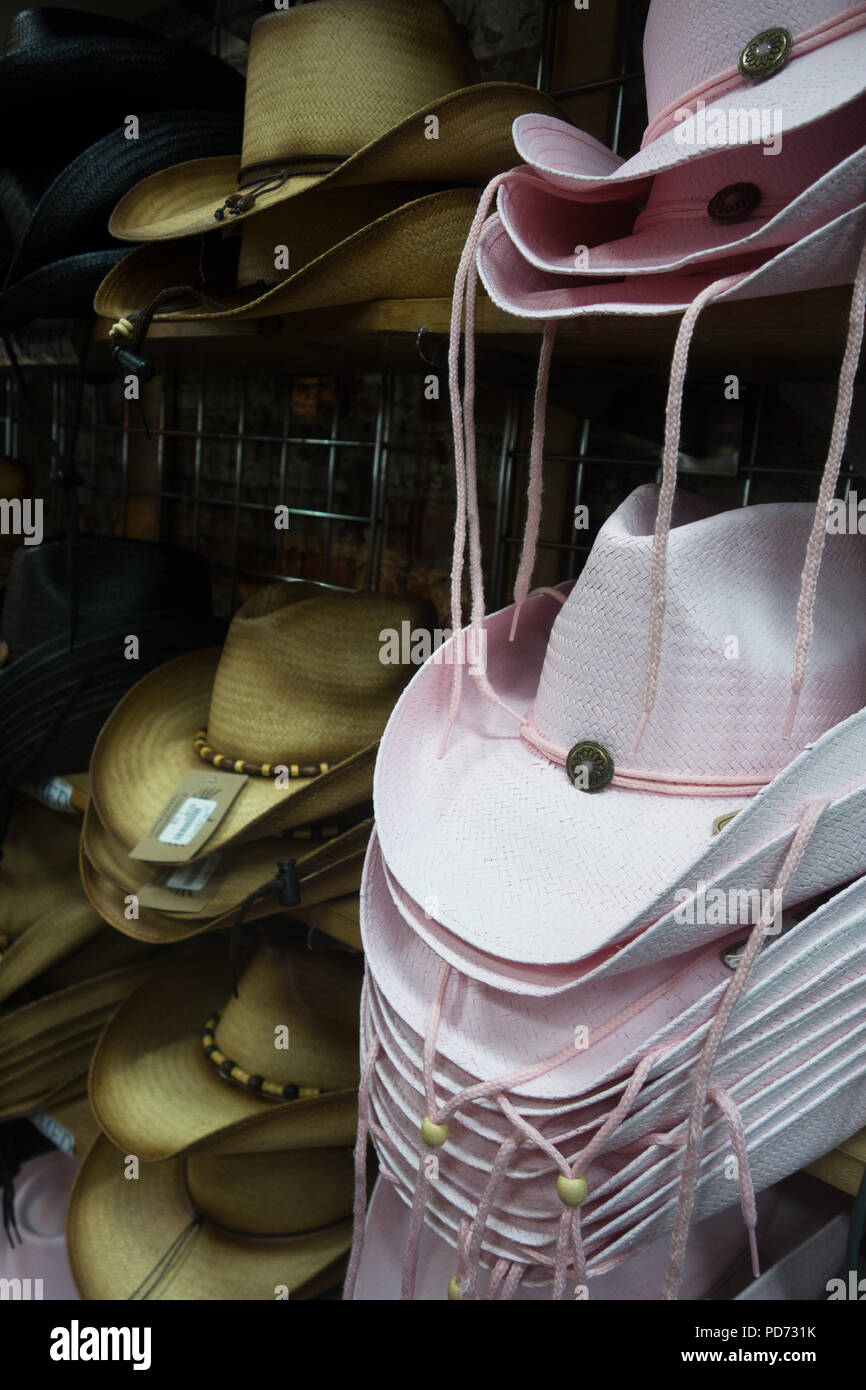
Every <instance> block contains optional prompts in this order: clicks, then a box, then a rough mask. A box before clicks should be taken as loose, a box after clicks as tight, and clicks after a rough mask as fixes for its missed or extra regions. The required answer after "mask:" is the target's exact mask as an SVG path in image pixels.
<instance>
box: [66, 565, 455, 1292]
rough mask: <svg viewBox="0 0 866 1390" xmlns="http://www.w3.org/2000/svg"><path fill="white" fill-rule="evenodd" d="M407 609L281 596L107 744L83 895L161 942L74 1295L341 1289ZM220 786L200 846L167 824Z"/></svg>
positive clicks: (132, 710)
mask: <svg viewBox="0 0 866 1390" xmlns="http://www.w3.org/2000/svg"><path fill="white" fill-rule="evenodd" d="M404 622H406V623H408V624H409V625H410V627H411V629H413V630H416V631H418V630H423V629H429V628H431V627H432V626H433V625H434V623H435V614H434V612H433V610H432V608H431V606H430V605H429V604H428V603H427V602H426V601H422V600H418V601H414V600H412V599H404V598H397V597H391V596H386V595H370V594H363V593H357V594H342V593H337V592H334V591H327V590H323V589H322V588H320V587H318V586H316V585H311V584H305V583H291V584H287V583H278V584H272V585H269V586H267V587H266V588H264V589H262V590H260V591H259V592H258V593H256V594H255V595H254V596H253V597H252V598H251V599H249V600H248V601H247V602H246V603H245V604H244V605H243V606H242V608H241V609H240V610H239V611H238V613H237V614H236V615H235V617H234V619H233V621H232V622H231V624H230V626H229V631H228V634H227V637H226V640H225V644H224V646H223V647H222V648H221V649H218V650H212V651H207V652H202V653H193V654H191V655H190V656H188V657H181V658H180V659H177V660H175V661H172V662H169V663H167V664H166V665H164V666H162V667H160V668H158V669H157V670H155V671H153V672H151V673H150V675H148V676H146V677H145V678H144V679H143V680H142V681H140V682H139V684H138V685H137V686H135V687H134V688H133V689H132V690H131V691H130V692H129V694H128V695H127V696H126V697H125V698H124V699H123V700H122V701H121V702H120V704H119V705H118V706H117V708H116V709H115V711H114V713H113V714H112V715H111V716H110V717H109V719H108V720H107V722H106V724H105V726H104V728H103V730H102V732H101V734H100V737H99V739H98V740H97V744H96V747H95V749H94V753H93V758H92V760H91V787H92V795H91V799H90V802H89V804H88V807H87V811H86V815H85V821H84V831H83V835H82V846H81V870H82V880H83V883H84V887H85V889H86V892H87V895H88V898H89V899H90V902H91V904H92V906H93V908H94V909H95V910H96V912H97V913H98V914H99V916H100V918H101V919H103V920H105V921H107V922H108V923H110V924H111V926H112V927H114V928H117V929H118V930H117V931H116V932H114V933H113V934H114V935H116V936H117V938H118V940H121V941H124V940H127V939H128V938H130V937H132V938H136V939H137V943H136V944H138V943H148V944H149V946H150V949H153V948H154V946H155V945H159V946H161V947H163V948H164V947H166V946H169V945H170V946H171V950H170V951H169V952H168V959H167V960H166V961H165V962H164V963H163V964H162V965H161V968H160V970H159V972H158V973H156V974H155V975H154V976H153V977H152V978H150V979H148V980H146V981H145V982H144V983H143V986H142V987H141V988H139V989H137V990H136V991H135V992H134V993H133V994H131V995H130V997H129V998H128V999H127V1000H126V1001H125V1004H124V1005H123V1007H121V1008H119V1009H118V1010H117V1012H116V1014H115V1016H114V1018H113V1020H112V1022H111V1024H110V1025H109V1027H108V1028H107V1029H106V1030H105V1032H104V1034H103V1035H102V1038H101V1041H100V1043H99V1046H98V1048H97V1051H96V1054H95V1057H94V1060H93V1066H92V1069H91V1074H90V1090H89V1094H90V1103H91V1105H92V1107H93V1113H94V1115H95V1118H96V1121H97V1123H98V1124H99V1126H100V1130H101V1136H100V1138H99V1139H98V1140H97V1142H96V1143H95V1144H94V1145H93V1146H92V1148H91V1150H90V1152H89V1153H88V1156H87V1158H86V1161H85V1162H84V1164H83V1166H82V1169H81V1172H80V1174H79V1177H78V1178H77V1180H76V1185H75V1189H74V1192H73V1196H72V1200H71V1206H70V1214H69V1227H68V1238H69V1247H70V1260H71V1267H72V1270H73V1274H74V1277H75V1280H76V1283H77V1286H78V1288H79V1291H80V1292H81V1294H82V1296H83V1297H85V1298H92V1299H101V1298H133V1297H134V1298H147V1299H150V1298H154V1299H171V1300H175V1299H186V1298H202V1299H213V1298H233V1299H234V1298H239V1299H259V1298H267V1299H273V1298H275V1297H289V1296H291V1297H292V1298H298V1297H300V1298H313V1297H318V1296H320V1295H323V1294H326V1293H327V1291H328V1290H331V1289H333V1288H335V1287H336V1286H338V1285H339V1283H340V1280H341V1278H342V1273H343V1270H344V1268H345V1262H346V1256H347V1254H348V1250H349V1247H350V1244H351V1220H350V1217H351V1209H352V1193H353V1169H352V1155H351V1149H352V1143H353V1140H354V1136H355V1131H356V1121H357V1083H358V1060H357V1059H358V1016H359V1001H360V990H361V979H362V973H363V972H362V966H361V961H360V936H359V929H358V916H359V911H358V888H359V884H360V878H361V871H362V865H363V856H364V851H365V849H366V846H367V842H368V839H369V835H370V828H371V822H370V820H369V818H368V812H369V803H370V800H371V793H372V776H373V764H374V760H375V755H376V750H377V745H378V740H379V737H380V736H381V732H382V730H383V728H384V725H385V723H386V721H387V718H388V715H389V713H390V711H391V709H392V707H393V704H394V702H395V700H396V699H397V697H398V695H399V693H400V691H401V689H402V687H403V686H404V685H405V682H406V680H407V678H408V674H409V672H408V669H407V668H406V667H404V666H398V665H393V664H388V663H387V662H383V661H382V660H381V656H382V652H383V642H385V639H386V638H387V635H388V633H389V632H390V631H391V630H396V631H398V632H399V631H400V629H401V624H402V623H404ZM184 779H186V781H184ZM190 779H191V781H190ZM181 784H183V785H187V786H189V793H188V794H187V793H182V794H180V798H179V801H178V797H177V796H176V795H175V792H176V789H177V788H178V787H179V786H180V785H181ZM226 787H228V788H229V792H228V793H227V800H226V805H227V807H228V809H226V810H225V814H224V816H223V817H222V819H218V818H217V819H212V820H211V821H210V822H208V826H209V829H210V835H209V837H208V838H206V839H205V840H202V839H201V832H200V831H199V832H197V837H196V836H193V837H189V836H187V837H185V836H184V835H183V834H170V833H166V831H167V827H169V826H170V825H171V824H172V823H173V824H174V825H175V826H177V825H178V824H180V823H181V822H183V823H184V824H186V823H187V822H186V821H185V816H186V810H187V809H188V807H189V806H190V805H192V806H193V807H194V809H197V808H198V807H199V806H200V805H201V804H202V803H204V804H205V805H206V806H207V807H209V808H211V815H212V814H213V808H214V807H215V806H216V804H217V802H216V800H211V799H209V793H210V796H211V797H215V798H217V799H218V798H219V797H220V795H221V794H223V792H224V791H225V788H226ZM214 789H216V790H214ZM229 798H230V800H229ZM167 807H168V808H170V809H169V810H167V809H166V808H167ZM223 809H225V808H223ZM178 816H179V819H178ZM149 832H150V834H149ZM185 838H186V840H187V843H186V844H184V843H183V842H184V839H185ZM154 844H155V845H156V853H155V854H154V853H153V852H152V851H153V846H154ZM139 845H141V849H139V848H138V847H139ZM148 846H149V848H148ZM162 846H165V847H167V849H168V852H169V860H168V861H167V862H159V860H160V849H161V847H162ZM187 851H189V852H188V853H187ZM185 854H186V857H184V855H185ZM140 855H143V857H140ZM149 855H150V856H151V857H148V856H149ZM172 856H174V857H172ZM275 914H276V915H275ZM225 928H231V929H232V930H231V931H227V930H223V929H225ZM174 943H178V944H176V945H175V944H174ZM131 1160H134V1161H135V1164H136V1176H137V1181H135V1182H129V1181H128V1180H127V1177H128V1172H127V1171H126V1168H125V1165H127V1164H128V1163H129V1162H130V1161H131ZM139 1165H140V1166H139ZM109 1247H110V1249H111V1251H112V1252H113V1253H112V1255H111V1258H110V1259H108V1260H107V1259H106V1253H105V1252H106V1249H108V1248H109Z"/></svg>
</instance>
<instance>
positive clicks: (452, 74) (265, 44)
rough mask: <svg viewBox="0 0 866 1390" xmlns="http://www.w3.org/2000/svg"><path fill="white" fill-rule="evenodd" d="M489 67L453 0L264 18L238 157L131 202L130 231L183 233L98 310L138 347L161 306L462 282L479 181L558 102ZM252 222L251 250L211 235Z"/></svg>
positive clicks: (103, 289)
mask: <svg viewBox="0 0 866 1390" xmlns="http://www.w3.org/2000/svg"><path fill="white" fill-rule="evenodd" d="M288 63H291V65H292V67H293V69H294V70H295V71H296V73H297V80H296V81H295V82H293V83H291V84H287V83H286V82H285V81H284V78H283V73H284V71H285V68H286V65H287V64H288ZM477 75H478V74H477V67H476V65H475V62H474V59H473V58H472V55H471V53H470V51H469V49H468V48H467V47H466V44H465V42H464V41H463V39H462V38H461V37H460V35H459V33H458V31H457V29H456V26H455V24H454V20H453V18H452V16H451V14H450V13H449V11H448V10H447V8H446V7H445V6H444V5H443V4H442V3H441V0H423V3H420V4H414V5H411V6H410V5H407V4H405V3H404V0H384V3H382V0H328V3H326V4H321V3H320V4H319V5H318V6H316V7H310V8H307V7H296V8H295V9H292V10H289V11H278V12H277V13H274V14H270V15H265V16H263V17H262V18H261V19H259V20H258V21H257V23H256V24H255V25H254V27H253V32H252V38H251V44H250V55H249V66H248V72H247V103H246V112H245V118H244V139H243V151H242V154H241V156H240V158H239V159H238V158H234V159H229V160H225V159H222V160H220V159H199V160H193V161H189V162H187V163H186V164H181V165H178V166H176V167H175V168H174V169H170V170H166V171H165V172H164V174H162V175H155V176H152V177H151V178H149V179H145V180H144V181H143V182H142V183H141V184H140V185H139V186H138V187H137V188H135V189H133V190H132V192H131V193H129V194H127V195H126V197H125V198H123V199H122V200H121V202H120V203H119V205H118V207H117V208H116V209H115V212H114V214H113V216H112V218H111V222H110V230H111V232H112V234H113V235H114V236H116V237H118V238H119V239H121V240H122V239H129V240H132V241H141V242H145V243H148V242H165V241H171V242H172V243H175V242H176V243H177V244H173V245H172V246H171V247H169V246H165V245H163V246H154V245H151V246H144V247H142V248H141V249H140V251H138V252H135V253H133V254H132V255H131V256H129V257H127V258H126V259H125V260H123V261H122V262H120V263H119V264H118V265H116V266H115V267H114V269H113V270H112V271H110V272H109V273H108V275H107V276H106V279H105V281H104V282H103V284H102V285H101V286H100V288H99V290H98V291H97V294H96V297H95V300H94V307H95V309H96V312H97V313H99V314H102V315H103V316H105V317H109V318H114V319H116V320H118V323H117V324H116V326H115V330H114V331H115V334H116V335H117V340H118V341H120V340H121V338H122V339H123V340H124V342H125V345H126V346H128V347H130V349H131V350H133V351H140V349H141V343H142V337H141V333H142V331H146V326H147V324H149V322H150V319H151V317H152V316H155V317H157V318H158V319H159V321H167V320H173V319H183V320H188V319H199V318H201V319H208V320H210V319H214V320H221V319H223V318H234V317H239V316H244V317H260V316H261V315H264V314H281V313H290V312H298V311H300V310H303V309H306V308H323V307H327V306H329V305H338V304H348V303H358V302H364V301H369V300H375V299H385V298H401V299H418V298H428V297H433V298H436V297H440V296H443V295H447V294H448V293H449V291H450V286H451V282H452V279H453V274H454V269H455V267H456V265H457V263H458V261H459V258H460V250H461V247H462V244H463V242H464V241H465V238H466V234H467V232H468V230H469V226H470V224H471V221H472V214H473V212H474V209H475V205H476V203H477V197H478V191H477V190H478V185H480V184H483V183H484V182H485V181H486V180H487V179H488V178H490V177H491V176H492V175H494V174H496V173H498V172H499V171H500V170H502V169H504V168H506V167H507V166H508V165H509V164H510V163H511V162H512V160H513V146H512V143H511V136H510V130H511V124H512V121H513V120H514V118H515V117H516V116H517V115H519V114H520V113H521V112H526V111H529V110H534V109H535V108H537V107H538V106H539V104H540V103H541V104H542V105H543V106H544V108H545V109H546V110H548V111H551V112H554V111H555V110H556V109H557V108H556V106H555V103H553V102H551V101H550V99H549V98H546V97H543V96H540V95H539V94H538V93H537V92H536V91H535V90H534V89H533V88H530V87H525V86H520V85H517V84H514V83H478V82H477V80H476V79H477ZM469 84H472V85H469ZM454 185H458V186H457V187H455V186H454ZM299 199H300V201H298V200H299ZM238 223H240V224H241V225H240V227H239V229H238V230H240V232H241V236H240V242H239V246H237V245H236V246H235V249H236V250H237V251H238V252H239V255H238V258H237V261H236V263H235V261H233V260H232V257H231V255H228V256H227V257H226V251H227V250H229V251H230V250H231V247H230V246H229V247H228V248H227V247H226V245H225V242H224V241H223V243H222V244H220V245H215V244H214V238H213V237H211V238H208V239H207V241H206V243H201V241H200V236H199V234H200V233H202V232H207V231H210V232H213V231H215V230H217V229H220V228H222V229H226V230H228V231H229V232H230V231H231V230H232V229H233V228H234V227H235V226H236V224H238ZM178 238H181V239H182V240H180V241H178V240H177V239H178ZM183 238H185V240H183ZM231 240H232V241H236V240H237V239H236V238H232V239H231ZM281 247H284V248H285V249H286V251H287V252H288V268H282V267H281V266H280V258H279V257H278V256H275V250H276V249H279V248H281ZM223 258H225V262H226V263H225V264H223ZM172 287H175V288H174V290H172ZM178 287H179V289H180V292H178ZM184 292H186V293H184ZM142 313H143V316H144V320H145V324H144V328H143V330H142V327H141V325H139V324H136V323H135V321H134V320H135V316H136V315H141V314H142Z"/></svg>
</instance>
